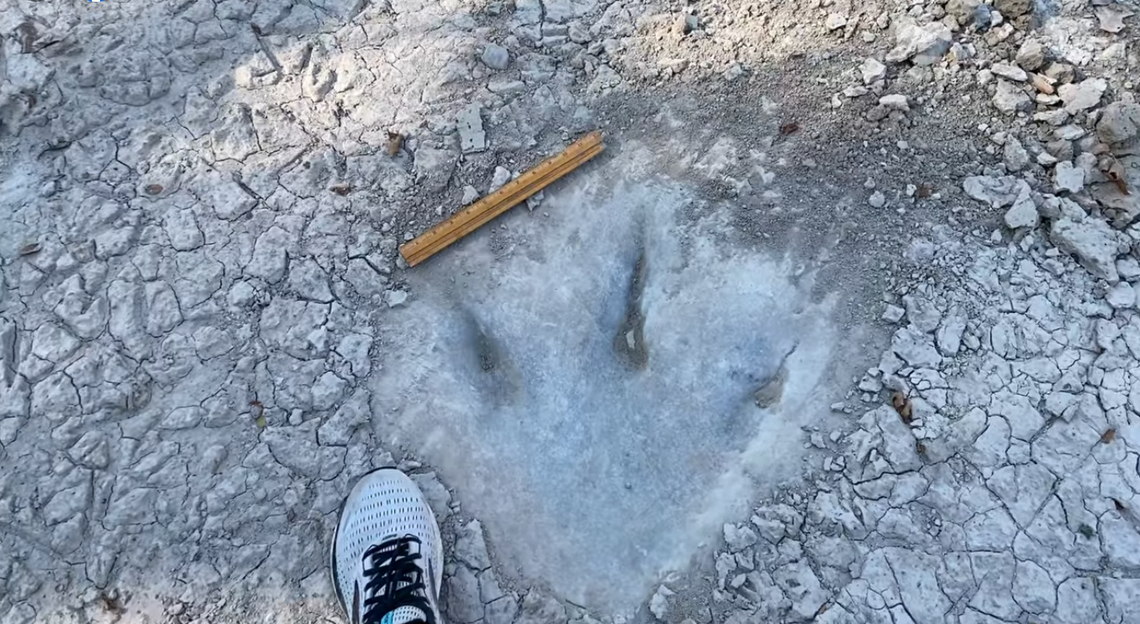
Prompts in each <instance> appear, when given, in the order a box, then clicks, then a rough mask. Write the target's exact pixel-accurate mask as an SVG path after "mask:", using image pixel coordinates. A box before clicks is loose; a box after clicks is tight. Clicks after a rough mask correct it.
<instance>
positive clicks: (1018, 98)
mask: <svg viewBox="0 0 1140 624" xmlns="http://www.w3.org/2000/svg"><path fill="white" fill-rule="evenodd" d="M991 101H992V102H993V105H994V108H996V109H998V110H999V111H1001V112H1003V113H1005V114H1007V115H1012V114H1014V113H1018V112H1022V113H1024V112H1029V111H1031V110H1033V100H1031V99H1029V96H1028V95H1026V94H1025V91H1022V90H1021V88H1019V87H1018V86H1017V85H1015V84H1013V83H1012V82H1009V81H1006V80H999V81H998V82H997V90H996V91H995V92H994V97H993V99H992V100H991Z"/></svg>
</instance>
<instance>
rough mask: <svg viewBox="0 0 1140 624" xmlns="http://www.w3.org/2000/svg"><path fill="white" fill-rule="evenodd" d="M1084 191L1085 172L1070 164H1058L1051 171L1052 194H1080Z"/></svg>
mask: <svg viewBox="0 0 1140 624" xmlns="http://www.w3.org/2000/svg"><path fill="white" fill-rule="evenodd" d="M1084 189H1085V170H1084V169H1081V168H1080V167H1077V166H1076V165H1074V164H1073V163H1071V162H1059V163H1057V167H1056V168H1055V169H1054V170H1053V190H1054V192H1058V193H1059V192H1061V191H1068V192H1070V193H1080V192H1081V191H1083V190H1084Z"/></svg>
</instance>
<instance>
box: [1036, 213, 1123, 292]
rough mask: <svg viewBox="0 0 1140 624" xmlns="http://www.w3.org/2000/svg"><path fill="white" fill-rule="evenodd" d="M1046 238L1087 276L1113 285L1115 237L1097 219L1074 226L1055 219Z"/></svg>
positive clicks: (1103, 223) (1114, 275)
mask: <svg viewBox="0 0 1140 624" xmlns="http://www.w3.org/2000/svg"><path fill="white" fill-rule="evenodd" d="M1049 238H1050V240H1052V241H1053V244H1054V245H1056V246H1057V248H1058V249H1060V250H1061V251H1064V252H1065V253H1070V254H1073V255H1074V256H1076V257H1077V260H1078V261H1079V262H1080V263H1081V265H1082V266H1084V267H1085V268H1086V269H1088V271H1089V272H1090V273H1092V274H1093V275H1095V276H1096V277H1099V278H1101V279H1104V280H1107V281H1108V282H1110V283H1113V284H1115V283H1116V282H1117V281H1119V276H1118V275H1117V273H1116V247H1117V246H1116V234H1115V233H1114V232H1113V231H1112V229H1111V228H1110V227H1109V226H1108V224H1106V223H1105V222H1103V221H1101V220H1099V219H1091V218H1090V219H1085V220H1083V221H1081V222H1079V223H1078V222H1075V221H1072V220H1070V219H1067V218H1065V219H1058V220H1057V221H1055V222H1054V223H1053V227H1052V229H1051V230H1050V232H1049Z"/></svg>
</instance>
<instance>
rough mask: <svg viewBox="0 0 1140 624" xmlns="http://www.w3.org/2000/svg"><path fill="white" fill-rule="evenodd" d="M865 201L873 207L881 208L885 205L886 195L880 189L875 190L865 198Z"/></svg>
mask: <svg viewBox="0 0 1140 624" xmlns="http://www.w3.org/2000/svg"><path fill="white" fill-rule="evenodd" d="M867 203H868V204H870V205H871V206H872V207H873V208H882V207H883V206H886V205H887V196H886V195H883V193H882V191H875V192H874V193H871V196H870V197H869V198H867Z"/></svg>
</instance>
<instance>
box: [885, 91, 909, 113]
mask: <svg viewBox="0 0 1140 624" xmlns="http://www.w3.org/2000/svg"><path fill="white" fill-rule="evenodd" d="M879 105H880V106H884V107H886V108H888V109H890V110H897V111H902V112H904V113H905V112H908V111H910V104H909V102H908V101H907V97H906V96H905V95H902V94H900V93H893V94H891V95H884V96H883V97H881V98H879Z"/></svg>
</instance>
